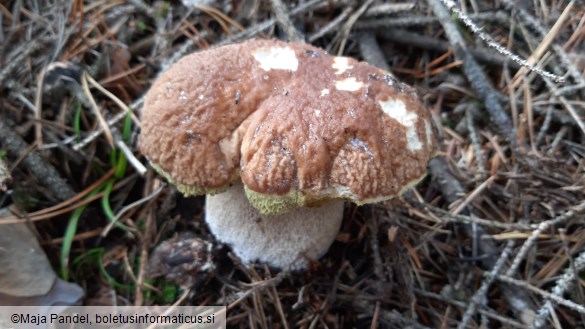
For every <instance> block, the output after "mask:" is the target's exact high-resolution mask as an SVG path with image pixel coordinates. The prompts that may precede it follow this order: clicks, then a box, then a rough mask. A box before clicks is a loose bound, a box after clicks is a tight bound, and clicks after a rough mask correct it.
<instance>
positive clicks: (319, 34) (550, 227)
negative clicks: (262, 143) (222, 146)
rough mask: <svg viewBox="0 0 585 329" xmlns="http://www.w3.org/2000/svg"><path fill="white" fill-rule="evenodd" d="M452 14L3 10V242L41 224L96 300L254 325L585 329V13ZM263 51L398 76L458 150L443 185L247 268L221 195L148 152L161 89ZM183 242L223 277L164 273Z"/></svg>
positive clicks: (23, 1)
mask: <svg viewBox="0 0 585 329" xmlns="http://www.w3.org/2000/svg"><path fill="white" fill-rule="evenodd" d="M448 3H450V2H449V1H440V0H428V1H414V0H412V1H408V0H407V1H404V2H399V3H398V2H392V1H372V0H367V1H352V0H310V1H281V0H271V1H260V0H231V1H230V0H223V1H221V0H215V1H214V0H199V1H198V0H191V1H189V0H184V1H143V0H128V1H121V0H114V1H106V0H97V1H82V0H74V1H61V0H46V1H39V0H18V1H11V2H2V3H1V4H0V19H1V21H0V208H6V209H7V210H9V211H10V212H11V215H10V216H5V217H2V218H0V230H1V229H2V227H1V226H2V225H3V224H4V225H7V223H12V222H17V221H27V222H28V221H32V222H33V223H34V227H35V228H36V232H37V237H38V239H39V241H40V243H41V245H42V246H43V249H44V251H45V252H46V253H47V255H48V257H49V259H50V260H51V262H52V264H53V267H54V268H55V270H56V272H57V273H58V275H59V276H60V277H61V278H62V279H64V280H66V281H70V282H74V283H76V284H78V285H79V286H81V287H82V288H83V289H84V291H85V299H84V301H83V303H84V304H85V305H111V304H115V305H152V304H161V305H172V304H176V303H178V304H180V305H226V306H227V321H228V327H242V328H297V327H298V328H340V327H348V328H349V327H353V328H368V327H369V328H375V327H382V328H451V327H459V328H479V327H482V328H501V327H503V328H540V327H552V328H585V325H584V323H585V308H584V307H583V305H585V215H584V214H585V143H584V141H585V97H584V96H585V76H584V71H585V8H584V7H583V5H582V2H580V1H511V0H502V1H473V0H471V1H461V2H457V4H456V5H455V6H454V7H452V8H447V7H446V6H445V4H448ZM450 9H451V11H450ZM458 13H463V14H464V15H465V16H466V17H468V18H469V21H470V22H472V23H474V24H476V25H477V26H480V27H481V28H482V29H481V31H479V32H475V33H474V31H473V30H472V28H470V27H469V26H468V25H467V24H465V23H464V22H463V21H462V20H459V19H457V16H458ZM250 38H279V39H295V38H297V39H299V38H300V39H304V40H305V41H306V42H307V43H311V44H313V45H315V46H318V47H321V48H324V49H326V50H327V51H328V52H330V53H331V54H336V55H344V56H351V57H354V58H357V59H359V60H364V61H368V62H370V63H371V64H373V65H376V66H379V67H381V68H384V69H386V70H389V71H390V72H392V73H393V74H394V75H395V76H396V77H397V78H398V79H399V80H401V81H403V82H405V83H407V84H409V85H412V86H414V87H415V88H416V89H417V91H418V94H419V96H420V98H421V100H422V101H423V102H424V104H425V105H426V106H427V108H428V109H429V110H430V111H431V112H432V115H433V119H434V122H435V125H436V127H437V131H438V135H439V140H440V142H439V150H438V152H437V157H436V158H434V159H433V160H432V161H431V162H430V164H429V175H428V177H427V178H426V179H424V180H423V181H422V182H421V183H420V184H419V185H418V186H417V187H416V188H414V189H411V190H409V191H408V192H407V193H405V194H404V195H402V196H400V197H397V198H395V199H393V200H391V201H388V202H384V203H379V204H374V205H366V206H361V207H358V206H356V205H353V204H347V205H346V208H345V217H344V222H343V225H342V229H341V232H340V233H339V235H338V237H337V239H336V241H335V242H334V244H333V245H332V247H331V248H330V251H329V252H328V253H327V254H326V255H325V256H324V257H323V258H322V259H320V260H319V261H316V262H314V263H312V265H311V267H310V269H308V270H307V271H303V272H288V271H278V270H275V269H271V268H268V267H267V266H264V265H262V264H257V265H254V266H246V265H243V264H241V263H240V262H239V261H238V259H237V258H236V257H235V256H233V254H232V253H231V252H230V250H229V248H228V247H226V246H223V245H221V244H219V243H218V242H217V241H216V240H215V239H214V237H213V235H212V234H211V233H210V232H209V230H208V228H207V227H206V224H205V223H204V221H203V206H204V200H205V199H204V197H190V198H185V197H183V196H182V195H180V193H178V192H177V191H176V190H175V189H174V188H172V187H171V186H170V185H168V184H167V183H166V182H165V180H164V178H162V177H160V176H159V175H157V174H156V173H155V172H154V171H153V170H152V168H151V167H149V165H148V162H147V160H146V159H145V158H144V156H143V155H141V153H140V151H139V150H138V148H137V143H136V141H137V136H138V135H139V134H140V117H141V108H142V103H143V96H144V94H145V93H146V91H147V90H148V88H149V86H150V85H151V83H152V81H153V80H154V79H155V78H156V77H157V75H158V74H160V73H161V72H162V71H163V70H164V69H166V68H168V67H169V66H170V65H171V64H172V63H174V62H175V61H176V60H177V59H178V58H180V57H181V56H183V55H185V54H188V53H191V52H194V51H200V50H204V49H207V48H209V47H214V46H217V45H221V44H228V43H232V42H238V41H243V40H246V39H250ZM490 44H492V45H491V46H490ZM493 45H499V46H500V48H504V50H506V49H507V50H509V51H510V52H511V53H513V54H515V55H517V56H518V57H519V58H520V59H523V60H525V63H520V61H513V60H510V59H509V58H510V57H511V56H510V55H505V54H502V53H499V52H498V51H497V49H496V48H497V47H494V46H493ZM521 64H522V65H524V64H533V65H534V66H535V68H532V69H527V68H526V65H524V66H521ZM59 177H60V178H61V179H60V178H59ZM169 239H170V240H169ZM165 241H166V242H165ZM179 241H190V242H192V243H193V244H194V245H195V246H196V245H197V243H203V244H204V243H206V242H209V243H211V244H212V245H213V249H212V251H211V254H209V255H208V254H205V251H204V250H192V254H193V255H192V257H195V259H194V260H193V261H194V262H197V261H198V260H199V261H203V260H204V261H206V262H211V263H213V266H212V268H213V269H212V270H209V271H199V268H196V267H193V266H174V265H173V264H172V262H169V261H167V260H165V251H164V250H163V249H164V248H169V246H172V245H174V246H176V245H177V243H178V242H179ZM0 247H1V246H0ZM167 252H168V250H167ZM197 257H199V258H197Z"/></svg>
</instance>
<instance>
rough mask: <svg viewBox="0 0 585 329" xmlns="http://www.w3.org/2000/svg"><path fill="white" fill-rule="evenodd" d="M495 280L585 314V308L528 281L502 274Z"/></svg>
mask: <svg viewBox="0 0 585 329" xmlns="http://www.w3.org/2000/svg"><path fill="white" fill-rule="evenodd" d="M486 275H491V273H486ZM495 278H496V279H497V280H499V281H502V282H506V283H509V284H513V285H516V286H518V287H522V288H524V289H527V290H530V291H532V292H534V293H536V294H539V295H541V296H542V297H544V298H545V299H550V300H551V301H553V302H555V303H557V304H559V305H563V306H565V307H567V308H569V309H571V310H573V311H575V312H579V313H581V314H585V306H583V305H580V304H577V303H575V302H573V301H571V300H567V299H564V298H561V297H560V296H558V295H555V294H551V293H550V292H548V291H545V290H542V289H540V288H538V287H535V286H533V285H531V284H529V283H528V282H526V281H521V280H516V279H514V278H511V277H509V276H505V275H501V274H498V275H496V276H495Z"/></svg>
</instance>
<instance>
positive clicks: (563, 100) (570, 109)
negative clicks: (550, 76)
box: [544, 79, 585, 134]
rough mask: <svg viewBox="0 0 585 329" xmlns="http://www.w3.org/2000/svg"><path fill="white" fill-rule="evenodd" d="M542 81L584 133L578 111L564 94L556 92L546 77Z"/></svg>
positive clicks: (583, 124)
mask: <svg viewBox="0 0 585 329" xmlns="http://www.w3.org/2000/svg"><path fill="white" fill-rule="evenodd" d="M544 82H545V83H546V86H547V87H548V89H549V90H550V91H551V92H552V93H553V96H554V97H555V98H557V99H558V100H559V101H560V102H561V104H563V107H564V108H565V109H566V110H567V111H568V112H569V114H570V115H571V117H572V118H573V120H575V122H576V123H577V126H579V128H581V131H582V132H583V133H584V134H585V123H584V122H583V119H581V117H580V116H579V113H577V110H576V109H575V108H574V107H573V105H572V104H571V103H570V102H569V101H568V100H567V98H565V96H561V95H559V94H558V92H557V91H558V89H557V87H556V86H555V85H554V84H553V83H552V82H550V81H549V80H547V79H544Z"/></svg>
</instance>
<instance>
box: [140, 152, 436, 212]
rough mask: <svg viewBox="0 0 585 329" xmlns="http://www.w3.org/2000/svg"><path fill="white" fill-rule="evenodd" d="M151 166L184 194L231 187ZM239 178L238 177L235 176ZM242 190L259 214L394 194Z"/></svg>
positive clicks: (197, 193)
mask: <svg viewBox="0 0 585 329" xmlns="http://www.w3.org/2000/svg"><path fill="white" fill-rule="evenodd" d="M151 165H152V167H153V168H154V169H155V170H156V172H158V173H159V174H160V175H161V176H163V177H164V178H166V180H167V181H168V182H169V183H171V184H172V185H173V186H175V187H176V188H177V190H178V191H179V192H181V193H182V194H183V195H184V196H198V195H206V194H211V195H213V194H219V193H222V192H225V191H226V190H227V189H229V188H230V187H231V184H230V185H228V186H225V187H220V188H211V189H210V188H199V187H196V186H189V185H185V184H181V183H179V182H177V181H176V180H175V179H173V178H172V177H171V175H169V173H167V172H165V171H164V170H162V169H161V167H160V166H158V165H156V164H154V163H151ZM425 176H426V175H423V176H421V177H420V178H418V179H416V180H414V181H412V182H409V183H408V184H406V185H405V186H404V187H403V188H402V190H401V191H400V193H398V195H400V194H402V193H403V192H404V191H406V190H407V189H409V188H411V187H414V186H415V185H417V184H418V183H419V182H420V181H421V180H422V179H423V178H424V177H425ZM237 179H238V180H239V177H238V178H237ZM244 191H245V193H246V197H247V198H248V201H249V202H250V204H251V205H252V206H253V207H254V208H256V209H258V211H259V212H260V213H261V214H264V215H280V214H284V213H287V212H289V211H291V210H293V209H297V208H302V207H319V206H321V205H322V204H324V203H326V202H328V201H331V200H334V199H342V200H346V201H351V202H353V203H355V204H357V205H360V206H361V205H364V204H368V203H375V202H381V201H385V200H389V199H392V198H393V197H395V195H388V196H381V197H378V198H372V199H366V200H359V201H358V200H356V199H354V198H352V197H351V195H347V194H346V195H342V194H337V195H327V196H320V197H314V196H307V195H305V194H304V193H303V192H301V191H289V192H288V193H286V194H283V195H270V194H263V193H258V192H256V191H253V190H251V189H250V188H248V187H247V186H245V185H244Z"/></svg>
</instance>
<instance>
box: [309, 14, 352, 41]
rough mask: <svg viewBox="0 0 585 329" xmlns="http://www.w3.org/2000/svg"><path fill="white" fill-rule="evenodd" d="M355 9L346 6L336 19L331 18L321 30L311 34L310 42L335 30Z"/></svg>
mask: <svg viewBox="0 0 585 329" xmlns="http://www.w3.org/2000/svg"><path fill="white" fill-rule="evenodd" d="M352 11H353V8H352V7H346V8H345V9H344V10H343V11H342V12H341V14H339V15H338V16H337V17H335V19H333V20H331V21H330V22H329V23H327V25H325V26H323V27H322V28H321V29H320V30H318V31H316V32H314V33H313V34H311V35H310V36H309V38H308V40H309V43H313V42H315V41H317V40H318V39H319V38H321V37H323V36H324V35H326V34H327V33H329V32H331V31H333V30H335V29H336V28H337V27H338V26H339V25H340V24H341V23H342V22H343V21H344V20H346V19H347V18H348V17H349V15H351V13H352Z"/></svg>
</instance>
